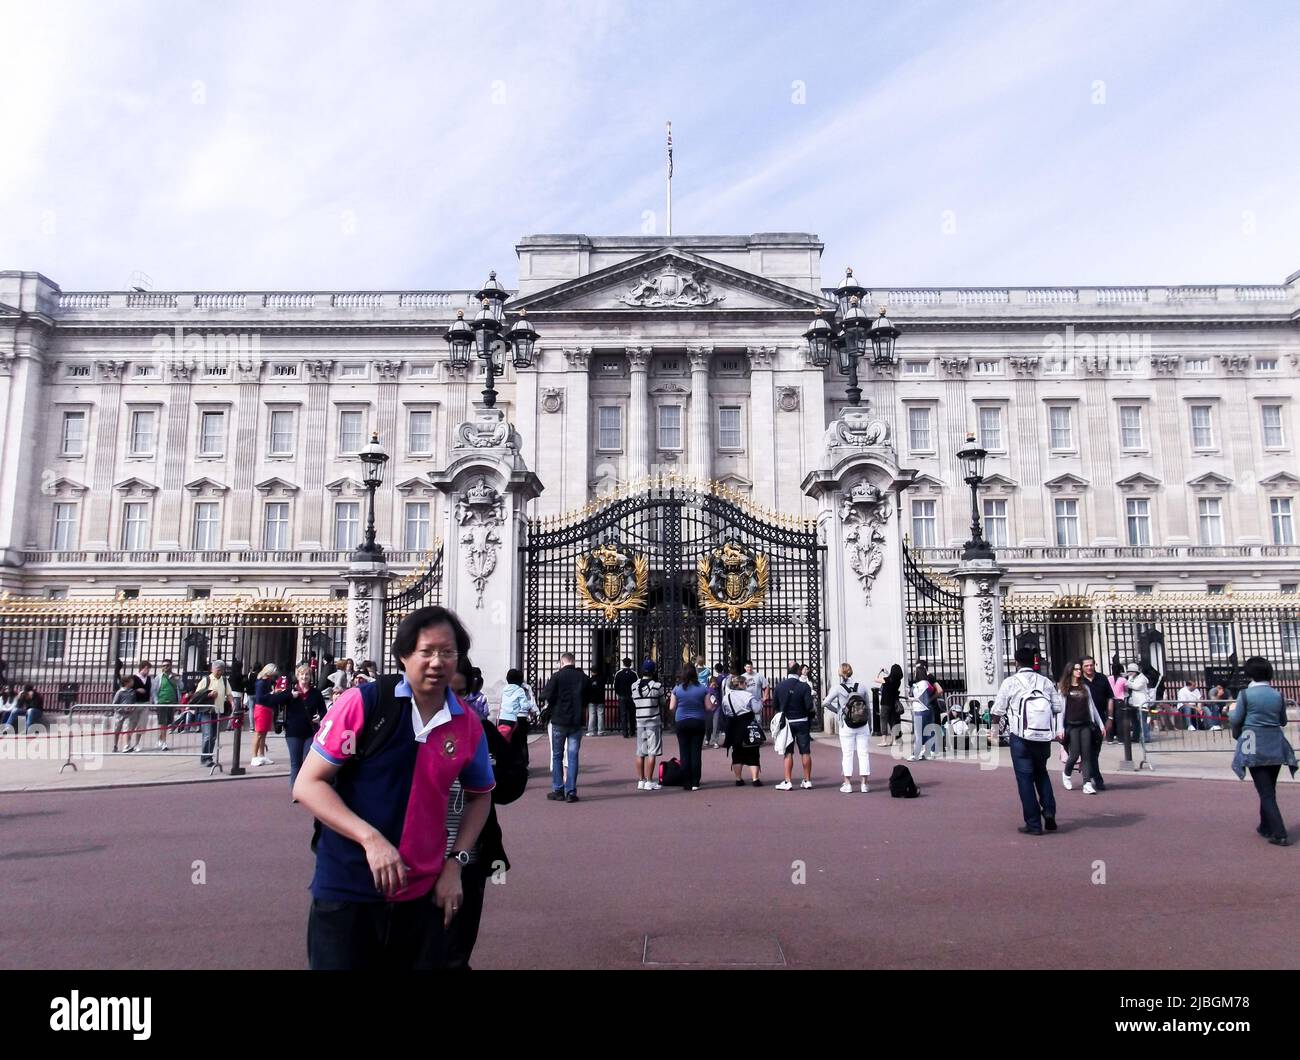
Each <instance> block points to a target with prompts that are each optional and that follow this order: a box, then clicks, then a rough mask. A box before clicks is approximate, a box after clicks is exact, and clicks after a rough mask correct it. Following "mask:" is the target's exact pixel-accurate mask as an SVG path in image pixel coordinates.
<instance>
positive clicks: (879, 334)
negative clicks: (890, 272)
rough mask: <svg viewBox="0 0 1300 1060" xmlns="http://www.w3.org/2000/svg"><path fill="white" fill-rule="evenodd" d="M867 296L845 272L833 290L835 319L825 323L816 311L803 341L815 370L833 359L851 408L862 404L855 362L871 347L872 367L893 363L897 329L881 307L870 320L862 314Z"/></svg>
mask: <svg viewBox="0 0 1300 1060" xmlns="http://www.w3.org/2000/svg"><path fill="white" fill-rule="evenodd" d="M869 293H870V292H869V291H868V290H867V289H866V288H865V287H862V286H859V284H858V282H857V281H856V280H854V278H853V270H852V269H846V270H845V272H844V280H843V282H842V283H841V284H840V286H839V287H837V288H835V300H836V303H837V312H836V315H835V319H833V320H827V319H826V318H825V317H824V316H822V311H821V309H820V308H819V309H818V310H817V313H816V316H814V317H813V322H812V324H811V325H810V326H809V328H808V330H807V331H805V332H804V334H803V337H804V338H805V339H806V340H807V341H808V360H809V361H810V362H811V363H812V364H814V365H816V366H817V367H818V368H825V367H826V365H828V364H830V363H831V354H832V353H834V355H835V363H836V367H837V368H839V370H840V374H841V375H847V376H848V377H849V385H848V388H847V393H848V397H849V404H850V405H860V404H861V403H862V387H860V386H859V385H858V361H859V360H861V359H862V358H863V357H864V356H865V355H866V352H867V347H868V346H870V347H871V363H872V364H873V365H874V366H875V367H877V368H881V367H885V366H887V365H892V364H893V363H894V342H895V340H896V339H897V338H898V334H899V332H898V328H896V327H895V326H894V325H893V324H891V323H890V321H889V318H888V317H887V316H886V315H885V307H884V306H881V307H880V315H879V316H878V317H877V318H876V319H875V320H872V319H871V317H869V316H868V315H867V314H866V313H864V312H863V311H862V304H861V303H862V299H863V297H864V296H866V295H867V294H869Z"/></svg>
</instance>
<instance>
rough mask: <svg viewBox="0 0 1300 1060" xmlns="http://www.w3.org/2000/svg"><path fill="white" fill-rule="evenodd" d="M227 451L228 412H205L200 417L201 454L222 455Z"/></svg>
mask: <svg viewBox="0 0 1300 1060" xmlns="http://www.w3.org/2000/svg"><path fill="white" fill-rule="evenodd" d="M225 451H226V414H225V413H224V412H204V413H202V415H200V417H199V456H221V455H223V454H224V453H225Z"/></svg>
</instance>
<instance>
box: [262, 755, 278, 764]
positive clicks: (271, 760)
mask: <svg viewBox="0 0 1300 1060" xmlns="http://www.w3.org/2000/svg"><path fill="white" fill-rule="evenodd" d="M262 765H264V766H273V765H275V759H274V758H267V757H266V755H262Z"/></svg>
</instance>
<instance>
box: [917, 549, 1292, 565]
mask: <svg viewBox="0 0 1300 1060" xmlns="http://www.w3.org/2000/svg"><path fill="white" fill-rule="evenodd" d="M994 551H995V552H996V553H997V558H998V560H999V561H1000V562H1008V563H1015V562H1026V563H1035V562H1038V563H1041V562H1044V561H1063V562H1067V563H1083V562H1089V561H1093V560H1132V561H1135V562H1138V563H1152V562H1160V561H1165V560H1188V559H1227V560H1244V559H1300V545H1067V546H1059V545H1028V546H1025V545H1021V546H1015V547H1005V548H998V549H995V550H994ZM912 554H913V555H915V556H916V557H917V559H918V561H920V562H922V563H926V564H934V563H945V562H953V563H955V562H957V561H958V560H960V559H961V554H962V549H961V548H960V547H955V548H914V549H913V550H912Z"/></svg>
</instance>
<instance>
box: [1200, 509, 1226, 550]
mask: <svg viewBox="0 0 1300 1060" xmlns="http://www.w3.org/2000/svg"><path fill="white" fill-rule="evenodd" d="M1196 518H1197V524H1198V526H1199V528H1200V541H1201V544H1202V545H1221V544H1223V505H1222V503H1221V502H1220V500H1219V498H1218V497H1201V498H1200V499H1198V500H1197V502H1196Z"/></svg>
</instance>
